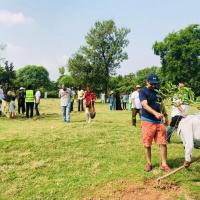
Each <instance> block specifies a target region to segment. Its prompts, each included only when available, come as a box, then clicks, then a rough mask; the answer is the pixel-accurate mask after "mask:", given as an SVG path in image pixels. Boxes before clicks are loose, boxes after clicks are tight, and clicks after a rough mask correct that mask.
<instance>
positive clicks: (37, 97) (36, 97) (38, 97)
mask: <svg viewBox="0 0 200 200" xmlns="http://www.w3.org/2000/svg"><path fill="white" fill-rule="evenodd" d="M40 96H41V93H40V91H39V90H38V91H37V92H36V93H35V103H39V102H40Z"/></svg>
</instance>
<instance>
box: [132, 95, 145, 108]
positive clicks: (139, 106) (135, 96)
mask: <svg viewBox="0 0 200 200" xmlns="http://www.w3.org/2000/svg"><path fill="white" fill-rule="evenodd" d="M131 99H132V100H135V108H136V109H141V108H142V105H141V102H140V98H139V92H138V91H134V92H133V93H132V94H131ZM132 108H133V105H132Z"/></svg>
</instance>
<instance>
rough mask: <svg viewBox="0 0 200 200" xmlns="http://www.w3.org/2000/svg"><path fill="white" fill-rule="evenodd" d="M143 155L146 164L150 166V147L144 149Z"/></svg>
mask: <svg viewBox="0 0 200 200" xmlns="http://www.w3.org/2000/svg"><path fill="white" fill-rule="evenodd" d="M144 153H145V157H146V160H147V163H148V164H150V165H151V147H144Z"/></svg>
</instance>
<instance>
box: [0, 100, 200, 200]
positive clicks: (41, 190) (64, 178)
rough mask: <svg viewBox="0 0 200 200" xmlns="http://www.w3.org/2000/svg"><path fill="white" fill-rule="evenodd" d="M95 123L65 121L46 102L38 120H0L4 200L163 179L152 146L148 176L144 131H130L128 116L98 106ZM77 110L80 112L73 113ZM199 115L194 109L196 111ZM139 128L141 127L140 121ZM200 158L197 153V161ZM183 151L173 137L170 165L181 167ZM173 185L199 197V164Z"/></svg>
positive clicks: (77, 195)
mask: <svg viewBox="0 0 200 200" xmlns="http://www.w3.org/2000/svg"><path fill="white" fill-rule="evenodd" d="M96 107H97V108H96V110H97V116H96V118H95V120H94V121H93V122H92V123H91V124H87V123H86V122H85V115H84V113H78V112H74V113H72V115H71V123H70V124H66V123H64V122H63V121H62V118H61V110H60V107H59V101H58V100H52V99H48V100H42V101H41V105H40V111H41V113H44V114H42V116H41V117H40V118H39V119H36V118H35V119H33V120H31V119H28V120H27V119H24V118H18V119H15V120H9V119H6V118H1V119H0V199H9V200H10V199H70V200H71V199H82V198H83V197H89V196H92V195H93V193H95V192H96V190H98V188H100V187H103V186H104V185H106V184H107V183H110V182H115V181H119V180H127V181H130V182H135V183H141V182H143V181H144V180H146V179H151V178H152V179H156V178H157V177H158V176H160V175H162V173H161V172H160V170H159V149H158V147H157V146H156V145H153V152H152V154H153V164H154V166H155V168H154V170H153V172H150V173H145V172H144V170H143V169H144V165H145V158H144V155H143V146H142V143H141V130H140V128H137V129H136V130H134V129H133V127H132V126H131V113H130V112H129V111H109V110H108V105H101V104H97V105H96ZM75 110H77V108H75ZM193 111H195V109H193ZM138 127H139V122H138ZM198 155H199V152H198V150H194V151H193V157H197V156H198ZM183 157H184V150H183V147H182V144H181V143H180V140H179V139H178V138H177V136H176V135H175V134H174V135H173V138H172V144H170V145H169V147H168V158H169V164H170V165H171V166H172V167H178V166H180V165H181V164H182V163H183V159H184V158H183ZM169 180H170V181H172V182H175V183H177V184H178V185H180V186H181V187H184V188H186V190H187V191H188V193H189V194H190V195H191V196H192V197H195V198H197V199H198V198H200V189H199V188H200V186H199V185H198V184H197V183H199V181H200V163H195V164H193V165H191V168H189V170H183V171H181V172H180V173H177V174H175V175H174V176H172V177H171V178H170V179H169Z"/></svg>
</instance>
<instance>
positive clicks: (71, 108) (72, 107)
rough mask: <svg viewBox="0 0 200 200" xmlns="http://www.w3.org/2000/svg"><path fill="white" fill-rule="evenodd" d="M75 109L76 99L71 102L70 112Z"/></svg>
mask: <svg viewBox="0 0 200 200" xmlns="http://www.w3.org/2000/svg"><path fill="white" fill-rule="evenodd" d="M72 111H74V101H71V104H70V112H72Z"/></svg>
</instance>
